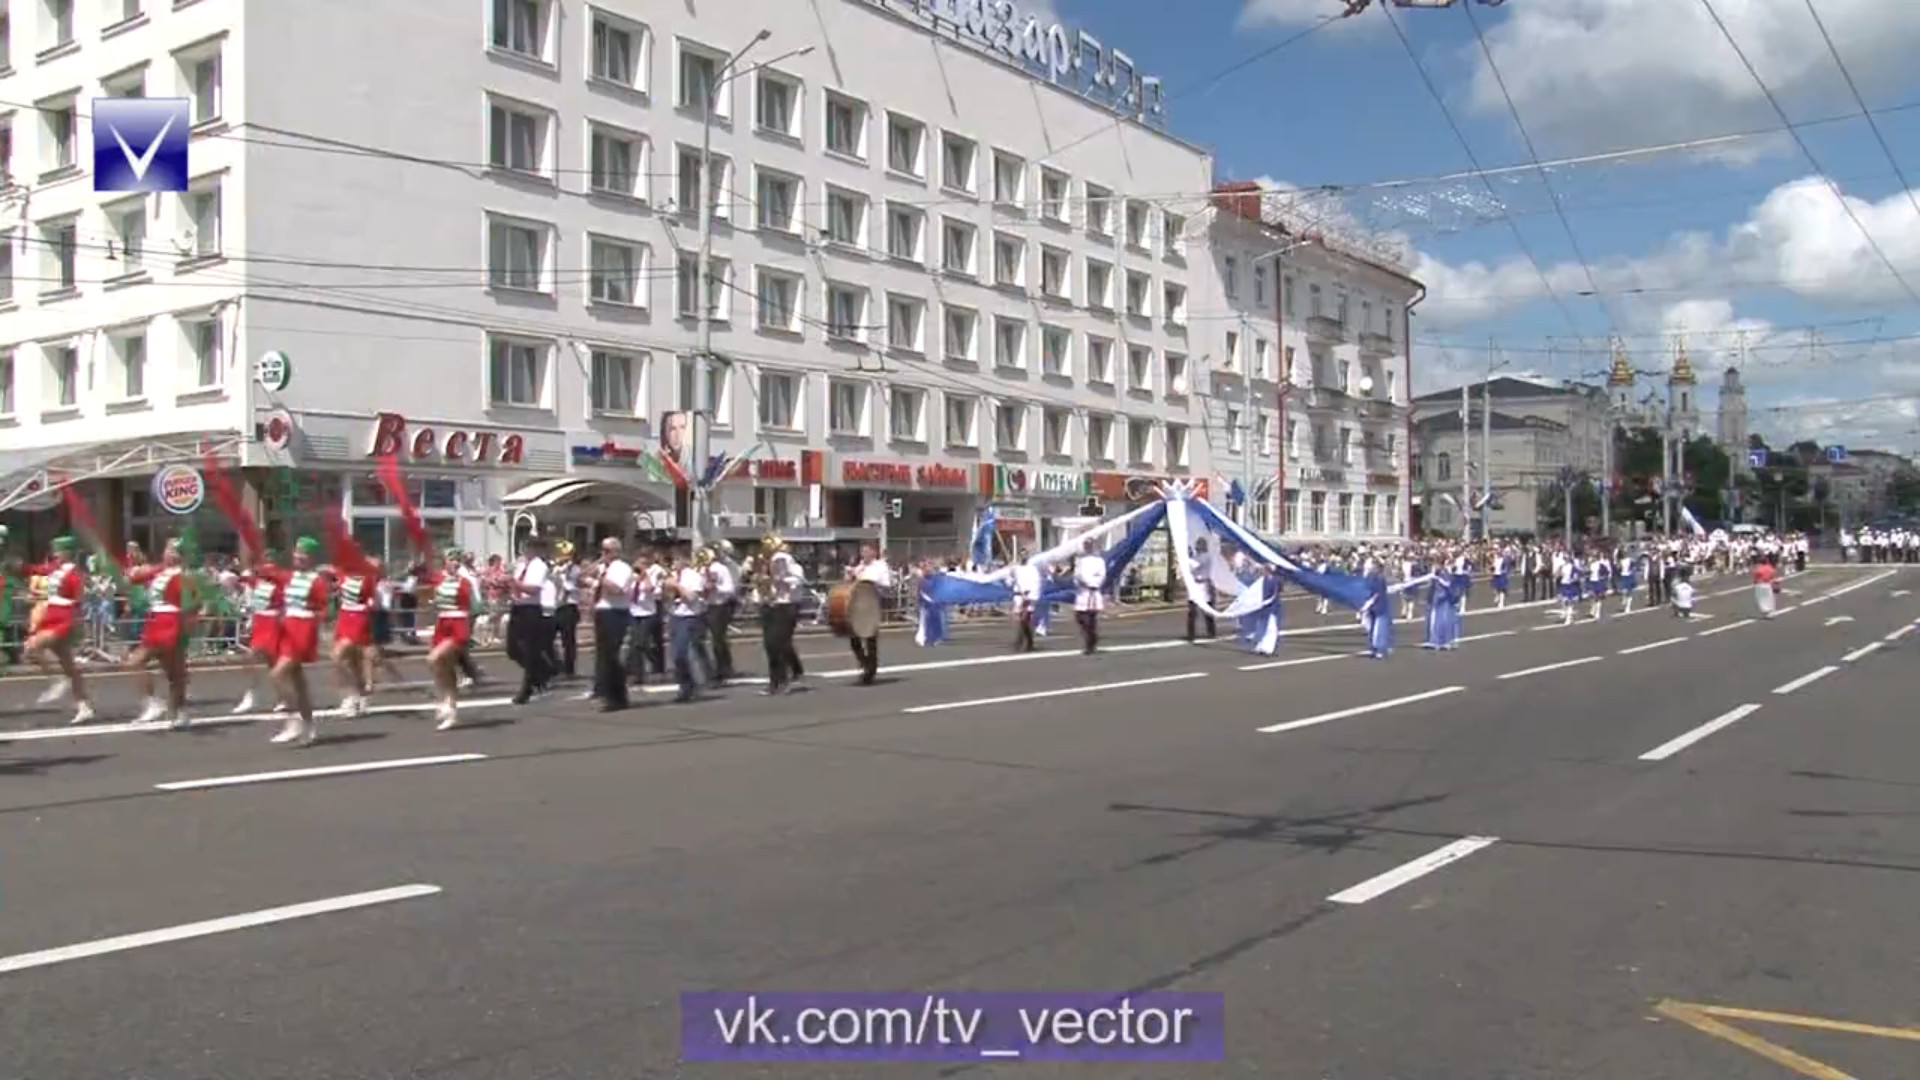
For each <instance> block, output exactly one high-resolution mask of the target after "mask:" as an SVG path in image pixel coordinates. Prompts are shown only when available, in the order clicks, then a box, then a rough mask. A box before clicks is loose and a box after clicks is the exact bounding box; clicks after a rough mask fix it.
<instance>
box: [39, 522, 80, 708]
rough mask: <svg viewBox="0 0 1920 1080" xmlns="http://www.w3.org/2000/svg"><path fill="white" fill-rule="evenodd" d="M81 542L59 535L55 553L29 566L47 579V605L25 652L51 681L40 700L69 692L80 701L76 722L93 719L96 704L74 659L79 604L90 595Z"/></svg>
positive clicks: (47, 700) (45, 701)
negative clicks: (79, 550)
mask: <svg viewBox="0 0 1920 1080" xmlns="http://www.w3.org/2000/svg"><path fill="white" fill-rule="evenodd" d="M77 547H78V545H77V544H76V543H75V542H74V539H73V537H71V536H56V537H54V538H53V544H52V545H51V548H52V553H53V557H52V558H50V559H48V560H47V561H46V562H45V563H43V564H41V565H39V566H36V567H29V568H28V570H27V573H28V576H30V577H43V578H45V579H46V582H47V607H46V611H45V612H44V613H43V614H42V615H41V617H40V622H39V625H38V626H36V627H34V630H33V633H32V634H31V635H30V636H29V637H28V638H27V647H26V653H27V655H28V656H29V657H31V658H32V659H33V660H34V661H35V662H36V663H38V664H39V665H40V667H41V669H42V670H44V671H46V673H47V675H48V676H49V678H51V680H52V682H51V683H49V685H48V686H47V689H46V691H45V692H44V693H42V694H41V695H40V704H42V705H51V704H53V703H55V702H57V701H59V700H61V699H62V698H65V697H66V696H67V695H68V694H72V695H73V697H74V699H75V700H76V701H77V702H78V703H79V704H78V707H77V708H76V709H75V710H74V714H73V722H74V723H76V724H84V723H86V722H87V721H89V720H92V719H93V704H92V703H91V702H90V701H88V700H87V687H86V682H85V680H84V679H83V677H82V676H81V674H80V667H79V665H78V664H76V663H75V662H74V658H73V646H74V641H75V640H76V639H77V638H78V637H79V633H80V605H81V603H82V602H83V601H84V600H85V598H86V595H87V572H86V570H85V569H84V568H83V567H82V566H81V565H80V563H79V561H78V559H77V558H76V556H75V551H76V549H77Z"/></svg>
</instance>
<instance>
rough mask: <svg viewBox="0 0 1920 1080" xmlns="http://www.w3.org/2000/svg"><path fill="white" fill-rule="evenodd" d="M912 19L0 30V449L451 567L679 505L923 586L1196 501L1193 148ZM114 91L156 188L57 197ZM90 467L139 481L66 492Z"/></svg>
mask: <svg viewBox="0 0 1920 1080" xmlns="http://www.w3.org/2000/svg"><path fill="white" fill-rule="evenodd" d="M948 6H950V5H942V4H937V3H917V2H910V0H820V2H819V3H816V4H797V3H791V2H788V0H734V2H731V3H726V4H703V5H699V6H698V8H697V15H696V9H695V8H693V7H691V6H688V5H680V4H647V3H641V2H639V0H603V2H599V3H583V2H575V0H565V2H561V0H489V2H488V3H485V4H474V3H470V2H459V0H422V2H420V3H412V4H403V5H394V6H390V8H381V9H377V10H376V9H374V8H371V7H359V6H355V7H351V8H348V9H339V8H337V7H328V6H324V5H322V6H315V5H299V4H261V3H249V2H246V0H191V2H187V3H180V2H177V0H141V2H137V3H136V2H135V0H125V2H124V3H118V2H117V3H114V4H111V5H102V4H92V5H89V4H85V3H76V4H68V3H59V2H49V3H41V4H34V5H15V10H14V11H13V12H11V15H12V19H11V22H10V24H8V25H9V30H8V32H9V33H10V35H11V36H12V38H13V39H14V44H13V46H12V55H13V56H14V57H16V58H17V65H16V66H17V68H18V70H17V71H16V72H15V73H14V74H13V75H12V76H11V77H9V78H7V79H5V80H4V82H0V87H4V88H5V90H6V94H5V96H6V97H8V98H11V99H18V100H22V101H32V102H33V103H34V104H35V106H36V107H35V108H34V109H31V110H18V109H16V110H15V111H14V112H13V113H11V114H8V115H7V116H6V117H5V122H6V124H7V125H8V130H9V133H10V136H11V137H10V140H9V145H10V146H11V161H10V163H9V172H10V174H11V175H12V176H13V178H14V180H15V182H16V195H15V197H14V198H12V199H11V200H10V201H9V202H8V203H7V210H6V217H5V227H6V229H7V235H6V239H7V241H8V244H7V248H8V250H10V251H11V252H12V263H11V266H10V268H9V269H10V275H9V277H8V279H7V280H8V282H9V285H10V292H9V295H8V297H7V300H6V301H5V302H6V304H7V305H8V306H9V311H8V319H7V325H8V327H9V329H8V330H7V331H5V332H4V333H0V358H3V359H0V364H4V367H0V375H4V376H5V379H6V381H5V383H4V387H5V389H4V394H5V397H4V398H0V406H4V408H0V414H3V415H0V425H5V426H4V427H0V431H4V432H5V434H6V445H7V446H8V447H9V449H10V451H14V450H16V449H17V450H18V451H24V452H32V453H33V454H36V455H38V456H37V458H36V459H35V460H36V461H38V462H40V463H42V464H44V463H45V462H46V461H47V460H49V459H50V458H51V457H52V456H54V455H56V454H59V453H68V455H69V456H68V457H67V458H64V459H62V461H61V466H62V469H63V470H64V471H65V472H66V474H67V475H75V474H77V473H80V472H88V473H89V474H90V475H98V476H99V477H100V478H101V479H100V481H99V482H98V483H94V482H89V483H88V484H87V486H86V490H87V498H88V500H89V501H90V502H92V503H94V504H95V509H96V512H97V513H99V514H100V515H101V516H102V521H103V523H104V522H106V521H108V520H111V521H112V522H114V523H116V524H124V523H126V522H131V521H134V520H141V519H146V518H152V517H155V516H156V515H159V514H161V513H162V512H161V511H156V510H155V509H154V508H153V506H152V502H153V499H152V498H151V496H152V495H153V492H152V491H150V490H148V483H147V480H148V478H147V477H146V476H143V475H139V471H140V469H141V468H142V467H143V465H145V466H153V468H157V463H158V462H160V461H161V460H163V459H167V460H174V461H191V460H192V458H193V455H194V454H196V453H197V452H199V451H201V450H204V449H205V448H206V447H207V446H209V445H219V446H221V447H223V448H231V449H233V450H234V451H235V452H236V453H237V455H238V457H239V460H240V461H241V463H242V464H243V465H244V466H246V467H247V468H246V470H245V472H244V473H243V476H244V479H245V481H246V485H247V488H248V491H249V493H250V494H249V497H251V498H263V497H265V496H264V495H263V494H262V492H263V490H264V489H265V488H266V487H268V486H269V485H268V483H267V480H266V478H265V477H264V475H262V474H260V473H259V472H258V470H259V469H263V468H267V467H282V468H291V469H294V470H297V473H298V475H300V476H301V477H303V478H304V482H305V483H306V485H307V486H305V487H303V488H302V489H301V490H300V492H299V495H298V497H297V498H296V499H295V500H294V501H295V503H296V504H298V505H331V502H330V500H339V501H341V502H344V503H346V504H347V505H348V506H349V507H350V513H351V514H352V516H353V519H354V521H355V528H356V530H357V531H358V532H360V533H361V534H362V535H364V536H366V537H367V539H368V542H369V543H371V542H372V539H373V536H374V534H375V533H376V532H377V533H378V534H379V535H380V536H381V537H382V538H384V541H385V544H386V547H387V548H388V549H391V548H393V547H394V546H395V534H394V533H393V528H394V525H393V522H392V521H391V517H392V514H393V511H392V508H390V507H387V506H386V505H385V502H386V500H385V499H384V498H383V497H382V495H381V492H380V489H379V487H378V485H377V484H376V483H374V482H373V480H372V476H371V469H372V464H373V458H374V457H375V456H377V455H379V454H383V453H387V452H394V453H397V454H398V455H399V456H400V457H401V458H402V460H403V462H404V463H405V464H406V466H407V468H408V472H409V475H410V476H412V477H414V478H416V481H417V483H418V484H419V485H420V486H419V487H418V489H417V491H416V497H417V498H419V499H421V500H423V501H424V502H425V503H426V504H428V508H429V516H430V518H431V520H432V522H433V524H434V528H435V529H436V530H437V531H439V532H440V533H442V534H443V535H445V536H446V537H448V538H449V539H454V540H457V541H458V542H460V543H462V544H464V545H467V546H470V547H476V548H485V549H491V550H501V549H503V548H504V547H505V546H506V545H507V544H508V542H509V540H510V537H511V536H512V535H513V532H514V530H515V529H516V528H520V529H524V528H526V527H528V526H530V525H531V524H533V523H535V522H536V521H537V522H542V523H543V527H546V525H550V524H553V523H562V522H564V523H566V524H567V525H568V526H569V527H571V528H575V529H578V530H581V532H582V535H588V536H590V535H591V534H592V533H597V532H600V531H619V530H620V526H621V524H622V523H623V522H625V523H629V524H633V523H636V519H635V517H634V515H635V512H636V508H637V512H638V518H637V524H638V526H639V527H641V528H643V529H676V528H680V527H683V526H684V525H685V523H686V517H685V510H686V507H685V503H686V501H687V500H686V489H687V485H688V483H690V482H691V483H699V482H701V481H703V480H713V481H715V482H716V485H717V487H716V495H715V499H714V503H715V510H716V516H717V519H718V525H719V526H720V528H721V531H722V533H723V534H724V535H734V536H750V535H757V534H758V533H759V532H760V531H763V530H765V529H781V530H785V531H788V532H789V533H790V534H792V535H794V536H795V537H798V538H812V539H818V540H841V541H848V542H851V541H853V540H858V539H862V538H873V537H878V536H882V535H885V536H886V537H887V538H888V539H889V540H891V541H892V542H893V544H894V547H895V549H896V551H902V550H905V551H912V550H916V549H917V550H924V551H927V552H929V553H933V552H939V553H948V552H951V551H953V550H956V549H957V548H959V547H963V546H964V543H965V539H966V537H967V535H968V534H969V533H970V532H971V527H972V522H973V518H974V515H975V513H976V511H977V510H978V508H979V507H980V506H981V505H983V504H986V503H993V504H996V505H997V506H999V507H1000V511H1001V512H1000V514H999V517H1000V519H1001V520H1002V521H1003V522H1006V523H1007V525H1006V526H1004V527H1006V528H1008V530H1009V532H1010V534H1011V535H1013V536H1015V537H1018V536H1019V535H1021V533H1022V531H1023V530H1024V532H1025V533H1026V534H1027V535H1030V536H1031V537H1032V538H1033V540H1034V541H1035V542H1038V541H1040V540H1042V539H1045V538H1046V536H1047V533H1048V532H1049V528H1048V527H1049V523H1050V522H1051V521H1052V519H1054V518H1056V517H1069V516H1072V515H1074V514H1077V513H1080V512H1081V511H1082V509H1083V504H1085V503H1086V502H1088V501H1089V500H1101V501H1104V502H1109V503H1114V502H1125V501H1127V499H1128V498H1129V492H1132V493H1134V494H1135V495H1137V494H1138V492H1140V491H1141V490H1142V488H1143V485H1145V486H1149V487H1150V481H1152V480H1154V479H1162V478H1166V477H1196V478H1204V477H1206V476H1207V475H1209V474H1210V469H1209V467H1208V463H1207V462H1206V460H1205V454H1206V449H1207V448H1206V441H1205V439H1204V438H1202V437H1200V436H1199V435H1198V434H1197V431H1198V429H1199V426H1200V423H1201V417H1202V415H1203V414H1202V410H1201V409H1200V408H1199V406H1198V405H1197V403H1196V402H1195V400H1194V394H1193V393H1192V392H1191V391H1190V390H1188V391H1183V390H1182V389H1181V388H1182V387H1184V386H1185V385H1186V383H1185V380H1186V379H1187V378H1189V377H1188V376H1185V375H1184V374H1183V373H1184V372H1186V371H1188V370H1189V365H1190V364H1191V362H1192V361H1191V356H1192V354H1193V352H1194V351H1195V345H1194V343H1193V341H1192V340H1191V338H1192V335H1193V334H1194V333H1195V332H1196V331H1195V330H1194V329H1193V328H1192V327H1191V326H1190V324H1189V319H1188V313H1189V311H1190V309H1191V306H1192V300H1191V299H1190V298H1191V297H1193V296H1208V295H1212V294H1213V292H1214V290H1215V285H1214V284H1213V282H1212V280H1211V274H1212V272H1213V271H1212V266H1211V263H1210V260H1209V259H1208V258H1207V257H1206V254H1205V240H1204V237H1203V236H1196V235H1195V233H1194V231H1193V230H1192V229H1190V228H1189V222H1190V221H1191V220H1192V219H1193V216H1194V214H1195V213H1197V212H1199V211H1201V210H1203V209H1204V208H1205V206H1206V205H1207V203H1206V193H1207V192H1208V190H1209V181H1210V168H1211V166H1210V161H1209V159H1208V156H1207V155H1206V153H1205V152H1204V151H1202V150H1200V149H1197V148H1195V147H1193V146H1190V145H1187V144H1185V143H1182V142H1180V141H1179V140H1177V139H1175V138H1173V137H1171V136H1169V135H1168V134H1167V133H1166V132H1165V131H1163V130H1161V129H1160V128H1159V127H1158V126H1157V123H1156V122H1155V117H1154V116H1153V115H1152V113H1153V111H1154V109H1155V108H1156V107H1157V83H1156V82H1155V81H1154V80H1151V79H1141V78H1139V77H1137V76H1133V75H1131V69H1132V63H1131V61H1129V60H1127V59H1126V57H1125V56H1124V54H1122V53H1119V52H1118V51H1117V50H1108V49H1103V48H1101V47H1100V46H1098V44H1097V43H1095V44H1093V45H1092V46H1091V47H1089V45H1088V43H1089V42H1091V41H1092V39H1091V38H1085V39H1082V38H1081V37H1080V36H1079V35H1077V33H1070V32H1069V31H1067V30H1066V29H1063V28H1059V27H1050V26H1045V25H1042V24H1039V23H1033V24H1032V25H1027V24H1028V23H1029V22H1030V20H1027V19H1026V18H1025V17H1024V16H1019V17H1017V19H1016V22H1017V23H1018V25H1010V26H1008V27H1006V28H1004V29H1003V28H1002V27H1001V26H999V25H995V26H986V25H984V24H982V25H980V26H973V25H970V24H968V22H967V20H966V19H964V18H963V19H960V20H959V21H958V22H957V23H956V22H955V21H954V20H951V19H948V18H945V17H943V16H941V15H939V14H937V11H938V9H941V8H943V7H948ZM22 7H25V8H27V9H28V10H20V9H21V8H22ZM994 7H995V9H996V12H997V13H999V14H1004V11H1003V8H1004V6H1002V5H994ZM103 12H105V14H103ZM823 14H826V15H829V16H830V17H824V18H823V17H822V16H823ZM21 43H32V44H31V45H30V46H28V47H23V46H22V44H21ZM343 57H351V58H352V59H351V61H343V60H342V58H343ZM1063 58H1065V59H1066V61H1067V62H1066V63H1064V65H1063V63H1062V59H1063ZM1076 58H1077V59H1076ZM1122 72H1125V73H1127V74H1126V75H1125V76H1121V75H1120V74H1119V73H1122ZM1115 88H1118V89H1117V90H1116V89H1115ZM1116 93H1123V94H1124V95H1125V99H1124V100H1118V101H1116V100H1115V95H1116ZM137 94H143V95H146V96H150V97H166V96H184V97H188V98H190V99H191V100H192V110H193V117H192V118H193V134H194V137H193V141H192V146H191V150H190V172H191V183H190V189H189V190H188V191H187V192H186V193H184V194H154V195H132V196H120V195H113V194H106V193H99V192H96V191H95V190H94V185H93V182H92V173H93V169H92V167H91V158H90V156H89V155H90V151H91V146H92V139H91V131H90V124H89V123H88V115H89V106H88V102H89V101H90V100H91V99H93V98H95V97H101V96H115V95H137ZM243 125H244V127H243ZM703 146H710V147H711V158H710V161H711V164H712V168H711V169H710V170H708V173H707V182H706V183H704V184H703V182H702V170H701V164H702V160H703V159H702V148H703ZM703 187H704V188H705V189H706V190H705V191H704V192H703V190H702V188H703ZM703 203H704V204H705V208H706V209H707V210H708V211H709V212H710V214H711V236H712V242H711V252H712V260H711V262H710V268H711V269H710V274H709V278H708V280H707V281H706V282H705V283H702V282H700V281H699V280H698V278H699V274H698V270H697V266H698V255H699V251H700V247H701V236H702V231H701V217H702V213H701V211H702V209H703V205H702V204H703ZM703 307H704V308H705V310H706V312H707V313H708V315H709V317H710V320H711V326H712V352H711V354H710V355H711V356H712V357H713V360H714V362H713V364H712V365H711V370H710V373H709V380H710V381H709V383H708V387H707V391H708V393H707V397H708V398H709V400H710V401H711V403H712V428H711V430H712V434H713V445H712V449H713V452H714V453H713V457H712V458H710V459H709V460H708V461H704V462H696V461H693V460H691V440H690V434H691V431H690V423H689V420H690V415H689V414H691V413H692V412H693V411H694V410H695V409H696V407H697V406H698V405H699V403H700V400H701V397H702V395H700V394H698V393H696V386H695V382H696V371H697V368H698V364H697V355H698V354H697V352H696V349H697V347H698V342H699V340H700V337H699V327H698V323H699V321H700V320H699V318H698V316H699V314H700V312H701V310H702V308H703ZM107 441H112V442H113V443H114V444H115V445H116V446H119V445H125V446H129V447H132V446H136V445H137V444H141V443H142V442H143V441H144V443H145V444H146V445H147V447H148V452H146V453H145V454H144V455H142V454H135V455H134V457H133V458H130V459H128V461H129V462H131V464H128V463H127V462H122V463H121V464H120V465H119V466H118V467H117V468H110V467H109V463H108V462H107V461H106V460H105V459H103V458H101V459H96V460H93V461H91V462H90V463H89V464H90V466H91V468H90V469H80V468H77V467H76V465H75V462H76V460H77V459H76V458H74V457H73V456H72V454H73V453H77V452H78V448H82V447H88V446H98V445H100V444H102V443H104V442H107ZM10 464H11V465H12V466H14V468H13V470H12V472H13V474H14V475H16V476H18V475H24V472H23V470H28V466H30V465H32V464H34V462H31V461H26V460H24V459H18V458H16V459H13V460H12V461H11V463H10ZM148 471H153V469H151V468H150V469H149V470H148ZM51 475H52V472H51V470H43V476H42V477H41V480H42V481H44V480H45V479H47V478H48V477H50V476H51ZM429 484H431V485H432V487H431V488H429V487H428V486H427V485H429ZM21 487H22V485H21V484H19V483H16V485H15V488H16V490H19V489H21ZM15 501H18V500H15ZM160 520H162V521H164V517H161V518H160ZM1021 522H1025V523H1026V524H1025V525H1022V524H1020V523H1021ZM1056 531H1057V530H1056Z"/></svg>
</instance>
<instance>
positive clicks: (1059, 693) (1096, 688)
mask: <svg viewBox="0 0 1920 1080" xmlns="http://www.w3.org/2000/svg"><path fill="white" fill-rule="evenodd" d="M1211 674H1212V672H1208V671H1187V672H1182V673H1181V674H1179V675H1159V676H1155V677H1154V678H1151V679H1127V680H1125V681H1123V682H1109V683H1092V684H1090V685H1087V686H1068V687H1062V688H1060V689H1058V690H1036V691H1033V692H1032V693H1027V694H1005V695H1002V696H1000V697H989V698H973V699H971V700H968V701H942V702H940V703H938V704H935V705H915V706H913V707H911V708H906V709H901V710H900V711H901V712H903V713H908V714H919V713H933V712H949V711H952V710H954V709H976V708H980V707H982V706H986V705H1012V704H1015V703H1017V702H1021V701H1041V700H1044V699H1046V698H1057V697H1071V696H1073V695H1076V694H1098V693H1104V692H1106V691H1110V690H1131V689H1134V688H1135V687H1140V686H1158V685H1160V684H1162V683H1171V682H1185V681H1187V680H1189V679H1204V678H1207V677H1208V676H1209V675H1211Z"/></svg>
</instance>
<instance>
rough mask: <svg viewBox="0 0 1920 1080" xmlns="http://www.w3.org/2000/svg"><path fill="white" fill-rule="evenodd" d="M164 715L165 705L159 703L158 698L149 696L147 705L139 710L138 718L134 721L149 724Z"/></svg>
mask: <svg viewBox="0 0 1920 1080" xmlns="http://www.w3.org/2000/svg"><path fill="white" fill-rule="evenodd" d="M166 715H167V707H166V706H165V705H163V704H161V703H160V699H159V698H154V697H150V698H148V699H147V707H146V708H144V709H142V710H140V719H139V720H137V721H135V723H140V724H151V723H153V722H154V721H155V720H159V719H161V718H162V717H164V716H166Z"/></svg>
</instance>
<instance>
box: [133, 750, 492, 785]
mask: <svg viewBox="0 0 1920 1080" xmlns="http://www.w3.org/2000/svg"><path fill="white" fill-rule="evenodd" d="M485 760H487V755H485V754H441V755H439V756H438V757H417V758H393V759H390V760H387V761H356V762H353V763H352V764H348V765H320V766H316V767H314V768H311V769H281V770H279V771H278V772H263V773H247V774H245V775H243V776H211V777H207V778H205V779H202V780H170V781H168V782H167V783H164V784H155V785H153V786H154V788H155V790H158V791H202V790H205V789H206V788H221V787H239V786H241V785H243V784H272V783H279V782H281V781H286V780H313V779H317V778H319V777H322V776H347V775H350V774H352V773H365V772H387V771H389V770H392V769H424V768H427V767H429V766H433V765H464V764H466V763H467V762H471V761H485Z"/></svg>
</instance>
